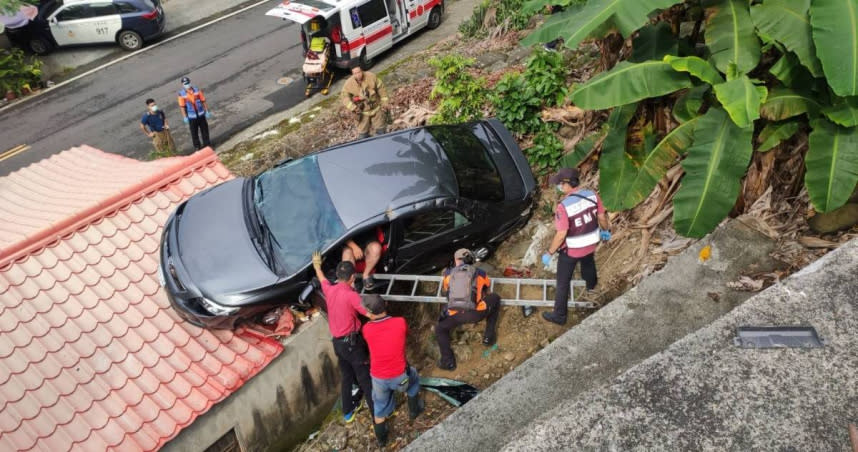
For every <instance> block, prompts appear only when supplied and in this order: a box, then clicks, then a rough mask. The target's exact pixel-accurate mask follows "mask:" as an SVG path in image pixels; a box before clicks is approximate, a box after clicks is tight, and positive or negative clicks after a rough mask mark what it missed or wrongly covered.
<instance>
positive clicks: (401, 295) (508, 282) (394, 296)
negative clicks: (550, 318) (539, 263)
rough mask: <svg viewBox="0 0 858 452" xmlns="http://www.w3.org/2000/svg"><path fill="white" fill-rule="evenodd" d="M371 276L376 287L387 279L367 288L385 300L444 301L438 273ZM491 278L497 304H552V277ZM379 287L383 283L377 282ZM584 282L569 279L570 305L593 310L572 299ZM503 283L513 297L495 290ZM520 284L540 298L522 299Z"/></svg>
mask: <svg viewBox="0 0 858 452" xmlns="http://www.w3.org/2000/svg"><path fill="white" fill-rule="evenodd" d="M372 278H373V279H374V280H376V285H377V286H378V285H379V284H378V282H379V281H387V288H386V289H385V290H384V291H383V292H382V291H370V292H369V293H376V294H378V295H381V296H382V297H384V299H385V300H388V301H410V302H416V303H446V302H447V297H445V296H443V295H441V281H442V280H443V277H441V276H431V275H392V274H375V275H372ZM489 279H490V280H491V285H490V287H489V288H490V290H491V291H492V292H495V293H498V294H499V295H501V304H502V305H505V306H533V307H546V306H547V307H553V306H554V297H553V296H552V297H551V298H549V297H548V288H549V287H556V286H557V281H556V280H553V279H524V278H491V277H490V278H489ZM397 282H407V283H410V285H411V287H410V288H406V289H405V290H394V287H395V285H396V284H395V283H397ZM421 284H426V285H428V284H434V285H437V287H436V288H434V289H433V290H432V291H433V292H434V295H418V293H417V292H418V288H419V287H420V285H421ZM381 285H382V286H383V285H384V284H381ZM585 285H586V284H585V283H584V281H580V280H572V287H571V290H570V291H569V304H568V306H569V307H570V308H583V309H596V308H598V307H599V306H598V305H597V304H596V303H592V302H588V301H575V299H574V293H575V288H576V287H585ZM504 286H507V287H509V286H512V287H514V288H515V297H505V296H503V294H501V293H500V292H498V290H503V287H504ZM522 287H536V288H541V289H542V290H541V291H539V292H540V293H541V295H542V296H541V297H540V298H524V297H522V290H521V289H522ZM365 293H366V290H365V289H361V294H365Z"/></svg>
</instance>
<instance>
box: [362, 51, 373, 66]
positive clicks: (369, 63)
mask: <svg viewBox="0 0 858 452" xmlns="http://www.w3.org/2000/svg"><path fill="white" fill-rule="evenodd" d="M373 63H374V61H372V58H369V57H368V56H366V49H364V50H363V52H361V54H360V68H361V69H363V70H367V69H369V68H371V67H372V64H373Z"/></svg>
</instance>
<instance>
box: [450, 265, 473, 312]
mask: <svg viewBox="0 0 858 452" xmlns="http://www.w3.org/2000/svg"><path fill="white" fill-rule="evenodd" d="M447 287H448V288H449V290H448V292H447V308H449V309H455V310H463V311H473V310H474V309H477V267H474V266H473V265H469V264H464V265H460V266H458V267H455V268H453V269H452V270H450V279H449V280H448V286H447Z"/></svg>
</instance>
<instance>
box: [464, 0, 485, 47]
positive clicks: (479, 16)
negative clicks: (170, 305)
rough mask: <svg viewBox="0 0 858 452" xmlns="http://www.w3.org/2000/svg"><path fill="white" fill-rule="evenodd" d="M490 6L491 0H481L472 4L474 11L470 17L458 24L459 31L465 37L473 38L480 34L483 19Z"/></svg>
mask: <svg viewBox="0 0 858 452" xmlns="http://www.w3.org/2000/svg"><path fill="white" fill-rule="evenodd" d="M490 6H491V0H483V1H481V2H480V3H479V4H477V6H474V12H473V13H471V17H469V18H468V19H467V20H465V21H464V22H462V23H461V24H459V33H462V35H464V36H465V37H468V38H473V37H476V36H477V35H479V34H480V32H481V31H482V30H483V21H484V20H485V19H486V11H488V10H489V7H490Z"/></svg>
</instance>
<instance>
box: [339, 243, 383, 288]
mask: <svg viewBox="0 0 858 452" xmlns="http://www.w3.org/2000/svg"><path fill="white" fill-rule="evenodd" d="M380 234H383V233H382V232H380V228H375V229H372V230H371V231H367V232H364V233H362V234H358V235H357V236H356V237H355V238H353V239H350V240H349V241H347V242H346V245H345V246H344V247H343V256H342V259H343V261H349V262H351V263H352V264H355V266H357V262H358V261H364V267H363V275H362V277H361V278H362V279H361V281H362V282H363V288H364V289H366V290H372V289H374V288H375V280H374V279H373V278H372V272H373V270H375V266H376V265H378V261H379V260H381V252H382V246H381V243H380V242H379V241H378V237H379V235H380Z"/></svg>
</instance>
